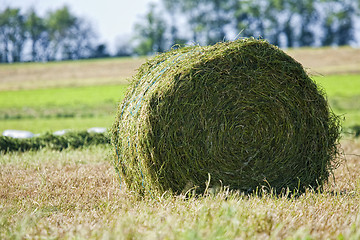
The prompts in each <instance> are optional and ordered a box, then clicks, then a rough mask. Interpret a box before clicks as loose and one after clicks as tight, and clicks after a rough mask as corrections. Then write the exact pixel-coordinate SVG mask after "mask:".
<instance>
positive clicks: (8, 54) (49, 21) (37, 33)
mask: <svg viewBox="0 0 360 240" xmlns="http://www.w3.org/2000/svg"><path fill="white" fill-rule="evenodd" d="M94 39H95V35H94V32H93V30H92V27H91V26H90V25H89V24H88V23H87V22H86V21H85V20H84V19H81V18H79V17H76V16H75V15H74V14H73V13H71V11H70V10H69V8H68V7H66V6H64V7H62V8H60V9H57V10H55V11H52V12H49V13H48V14H47V15H46V16H45V17H40V16H39V15H38V14H37V13H36V11H35V10H34V9H30V10H29V11H28V12H27V13H24V14H23V13H22V12H21V9H19V8H6V9H5V10H4V11H2V12H0V57H1V58H0V61H1V62H19V61H22V60H24V56H25V55H26V54H25V53H24V50H25V49H26V46H29V49H30V54H29V55H30V57H28V59H27V60H31V61H50V60H68V59H80V58H87V57H89V56H91V55H92V51H93V50H94V43H93V42H94Z"/></svg>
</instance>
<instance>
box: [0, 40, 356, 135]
mask: <svg viewBox="0 0 360 240" xmlns="http://www.w3.org/2000/svg"><path fill="white" fill-rule="evenodd" d="M286 52H288V53H289V54H290V55H292V56H293V57H294V58H296V59H297V60H298V61H299V62H300V63H302V64H303V66H304V67H305V68H306V69H307V70H308V72H309V73H310V74H311V75H313V78H314V79H315V81H316V82H317V83H318V84H319V85H321V86H322V87H323V88H324V89H325V91H326V93H327V95H328V98H329V102H330V105H331V107H332V108H333V110H334V111H335V113H337V114H340V115H341V116H343V117H344V118H345V121H344V126H345V127H351V126H354V125H357V124H359V122H360V49H352V48H347V47H345V48H322V49H311V48H304V49H293V50H292V49H289V50H286ZM144 61H145V58H114V59H99V60H82V61H76V62H52V63H20V64H10V65H0V132H2V131H4V130H5V129H18V130H28V131H32V132H34V133H43V132H49V131H57V130H61V129H68V128H70V129H77V128H81V129H86V128H89V127H106V128H108V127H110V126H111V124H112V121H113V119H114V115H115V112H116V109H117V105H118V103H119V101H121V99H122V98H123V96H124V93H125V91H126V87H127V84H128V82H129V81H130V80H131V76H132V75H133V74H134V73H135V71H136V69H137V68H138V67H139V66H140V65H141V64H142V63H143V62H144Z"/></svg>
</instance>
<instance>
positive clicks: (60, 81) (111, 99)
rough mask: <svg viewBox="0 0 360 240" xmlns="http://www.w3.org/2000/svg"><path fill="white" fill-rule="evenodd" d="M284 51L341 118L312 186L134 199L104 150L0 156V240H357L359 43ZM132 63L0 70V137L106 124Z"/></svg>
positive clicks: (115, 61) (92, 62) (106, 61)
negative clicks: (325, 177) (319, 183)
mask: <svg viewBox="0 0 360 240" xmlns="http://www.w3.org/2000/svg"><path fill="white" fill-rule="evenodd" d="M287 52H288V53H289V54H290V55H292V56H293V57H294V58H295V59H297V60H298V61H299V62H301V63H302V64H303V66H304V67H305V68H306V69H307V71H308V72H309V74H310V75H312V77H313V79H314V80H315V81H316V82H317V84H318V85H319V86H320V87H321V88H322V89H323V90H324V91H325V92H326V94H327V97H328V100H329V103H330V105H331V107H332V109H333V110H334V111H335V113H337V114H340V115H341V116H342V117H343V119H344V121H343V126H344V129H345V131H344V134H343V138H342V140H341V146H340V147H341V149H342V151H341V152H342V155H341V156H339V159H338V161H339V162H340V163H341V164H340V166H339V167H338V168H337V169H336V170H335V171H334V175H333V176H332V177H331V178H330V179H329V183H328V185H327V186H325V189H324V191H323V192H318V191H317V190H316V189H314V190H309V191H308V192H307V193H305V194H302V195H300V196H298V195H296V194H295V195H292V196H290V194H284V195H283V196H280V197H279V196H273V195H272V194H271V193H265V194H262V195H257V196H247V195H239V194H238V193H236V192H229V191H227V190H226V189H224V190H223V191H222V192H220V193H218V194H216V195H212V194H205V195H204V196H199V197H196V198H190V199H186V198H185V197H184V196H177V197H169V196H162V197H156V198H149V199H138V198H136V197H135V196H134V194H132V193H131V192H130V191H128V190H127V189H126V187H124V186H123V185H122V187H121V188H120V184H119V181H118V176H117V175H116V173H115V170H114V168H113V165H112V161H113V160H112V154H113V153H112V149H111V146H93V147H88V148H83V149H77V150H71V149H68V150H64V151H61V152H59V151H53V150H49V149H46V148H45V149H42V150H41V151H37V152H26V153H9V154H1V153H0V239H360V206H359V203H360V177H359V176H360V140H359V139H357V138H354V136H353V135H351V134H348V131H347V130H346V129H351V127H353V126H356V125H360V49H351V48H337V49H332V48H323V49H295V50H287ZM144 61H145V59H144V58H136V59H132V58H125V59H122V58H121V59H103V60H86V61H77V62H59V63H47V64H44V63H36V64H35V63H24V64H12V65H0V132H2V131H3V130H5V129H21V130H28V131H32V132H34V133H44V132H52V131H56V130H60V129H74V130H82V129H87V128H90V127H107V128H108V127H110V126H111V124H112V122H113V121H114V117H115V112H116V110H117V105H118V103H119V101H121V99H122V98H123V96H124V94H125V91H126V88H127V86H128V81H129V80H130V79H131V76H132V75H133V74H134V72H135V70H136V69H137V68H138V67H139V66H140V64H141V63H143V62H144ZM264 190H266V189H264ZM259 191H260V192H261V191H262V190H259Z"/></svg>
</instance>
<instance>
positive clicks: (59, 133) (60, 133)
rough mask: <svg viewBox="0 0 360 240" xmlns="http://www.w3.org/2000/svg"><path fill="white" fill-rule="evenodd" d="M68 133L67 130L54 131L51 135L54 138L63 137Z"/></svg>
mask: <svg viewBox="0 0 360 240" xmlns="http://www.w3.org/2000/svg"><path fill="white" fill-rule="evenodd" d="M68 131H69V129H63V130H59V131H55V132H54V133H53V135H55V136H62V135H64V134H65V133H67V132H68Z"/></svg>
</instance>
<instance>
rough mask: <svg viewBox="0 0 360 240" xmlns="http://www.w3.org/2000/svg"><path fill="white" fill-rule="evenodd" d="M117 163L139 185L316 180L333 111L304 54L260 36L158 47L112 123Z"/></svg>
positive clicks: (327, 159)
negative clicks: (310, 73) (290, 51)
mask: <svg viewBox="0 0 360 240" xmlns="http://www.w3.org/2000/svg"><path fill="white" fill-rule="evenodd" d="M112 133H113V136H112V142H113V145H114V147H115V168H116V170H117V171H118V172H119V174H120V177H121V179H122V180H124V182H125V183H126V185H127V187H128V188H129V189H130V190H132V191H135V192H137V193H140V194H145V195H146V194H149V193H151V194H161V193H163V192H165V191H169V192H172V193H175V194H178V193H181V192H183V191H186V190H188V189H189V188H190V187H194V186H195V187H197V191H198V192H200V193H201V192H203V191H204V190H205V188H206V183H207V182H208V179H209V175H210V176H211V181H210V183H209V186H210V187H216V186H219V185H222V186H229V187H230V188H231V189H236V190H240V191H245V192H249V191H253V190H255V189H256V188H257V187H259V186H261V185H270V186H271V188H273V189H274V190H275V191H277V192H279V191H281V190H282V189H284V188H289V189H290V190H294V189H297V190H298V191H300V192H302V191H304V190H305V188H307V187H313V188H317V187H319V186H320V187H321V186H322V185H323V184H324V183H325V182H326V181H327V179H328V177H329V172H330V171H331V170H332V168H333V166H334V164H335V158H336V156H337V153H338V152H337V144H338V139H339V134H340V125H339V118H338V117H337V116H335V115H334V114H333V113H332V111H331V110H330V109H329V107H328V103H327V101H326V99H325V97H324V94H323V93H322V92H321V91H320V90H319V89H318V87H317V86H316V85H315V83H314V82H313V81H312V80H311V79H310V78H309V77H308V75H307V74H306V72H305V71H304V69H303V67H302V66H301V64H300V63H298V62H296V61H295V60H294V59H293V58H291V57H290V56H288V55H287V54H286V53H284V52H283V51H282V50H280V49H279V48H277V47H275V46H273V45H271V44H269V43H268V42H266V41H264V40H255V39H243V40H237V41H234V42H225V43H218V44H216V45H213V46H206V47H200V46H193V47H185V48H181V49H177V50H173V51H170V52H167V53H164V54H160V55H158V56H155V57H154V58H152V59H150V60H149V61H148V62H146V63H145V64H143V65H142V66H141V67H140V69H139V70H138V72H137V74H136V75H135V76H134V78H133V82H132V84H131V86H130V87H129V89H128V91H127V94H126V97H125V99H124V100H123V101H122V103H121V104H120V105H119V109H118V113H117V117H116V121H115V123H114V125H113V129H112Z"/></svg>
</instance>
